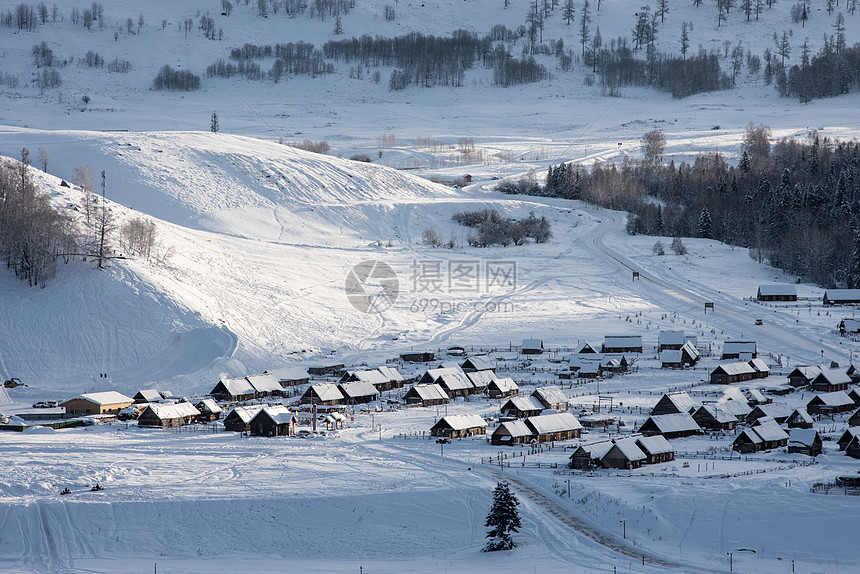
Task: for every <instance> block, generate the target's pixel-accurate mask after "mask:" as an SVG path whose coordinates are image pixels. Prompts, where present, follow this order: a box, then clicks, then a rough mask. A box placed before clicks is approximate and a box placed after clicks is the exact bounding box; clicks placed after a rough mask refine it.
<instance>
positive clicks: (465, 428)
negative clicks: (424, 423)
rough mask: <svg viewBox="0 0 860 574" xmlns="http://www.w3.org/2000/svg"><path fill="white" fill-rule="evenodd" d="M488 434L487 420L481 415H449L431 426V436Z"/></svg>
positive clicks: (449, 436)
mask: <svg viewBox="0 0 860 574" xmlns="http://www.w3.org/2000/svg"><path fill="white" fill-rule="evenodd" d="M482 434H487V422H486V421H485V420H484V419H482V418H481V416H480V415H474V414H473V415H448V416H445V417H442V418H441V419H439V420H438V421H437V422H436V424H434V425H433V426H432V427H430V436H438V437H447V438H463V437H468V436H476V435H482Z"/></svg>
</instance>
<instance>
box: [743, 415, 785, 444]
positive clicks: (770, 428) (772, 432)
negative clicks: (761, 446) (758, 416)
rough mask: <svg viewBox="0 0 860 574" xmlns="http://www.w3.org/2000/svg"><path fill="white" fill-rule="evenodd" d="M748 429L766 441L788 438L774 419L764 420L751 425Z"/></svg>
mask: <svg viewBox="0 0 860 574" xmlns="http://www.w3.org/2000/svg"><path fill="white" fill-rule="evenodd" d="M750 430H752V431H753V432H755V433H756V434H757V435H758V436H760V437H761V438H762V439H763V440H766V441H775V440H784V439H787V438H788V434H786V432H785V431H784V430H782V427H781V426H779V424H778V423H777V422H776V421H772V420H770V421H765V422H763V423H761V424H759V425H757V426H754V427H752V428H751V429H750Z"/></svg>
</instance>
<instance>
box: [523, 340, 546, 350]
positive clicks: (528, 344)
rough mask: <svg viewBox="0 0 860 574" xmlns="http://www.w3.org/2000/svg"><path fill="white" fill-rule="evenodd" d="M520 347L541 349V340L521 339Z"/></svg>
mask: <svg viewBox="0 0 860 574" xmlns="http://www.w3.org/2000/svg"><path fill="white" fill-rule="evenodd" d="M522 348H523V349H530V350H539V349H543V341H542V340H540V339H523V345H522Z"/></svg>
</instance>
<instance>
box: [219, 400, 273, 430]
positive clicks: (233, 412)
mask: <svg viewBox="0 0 860 574" xmlns="http://www.w3.org/2000/svg"><path fill="white" fill-rule="evenodd" d="M264 406H265V405H247V406H238V407H233V408H232V409H230V412H228V413H227V415H226V416H225V417H224V430H228V431H232V432H249V431H250V430H251V419H253V418H254V417H255V416H257V413H259V412H260V411H261V410H263V407H264Z"/></svg>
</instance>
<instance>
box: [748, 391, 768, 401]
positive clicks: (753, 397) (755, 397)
mask: <svg viewBox="0 0 860 574" xmlns="http://www.w3.org/2000/svg"><path fill="white" fill-rule="evenodd" d="M746 395H747V398H748V399H749V400H750V401H753V402H756V403H766V402H767V397H765V396H764V394H763V393H762V392H761V391H760V390H758V389H747V391H746Z"/></svg>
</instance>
